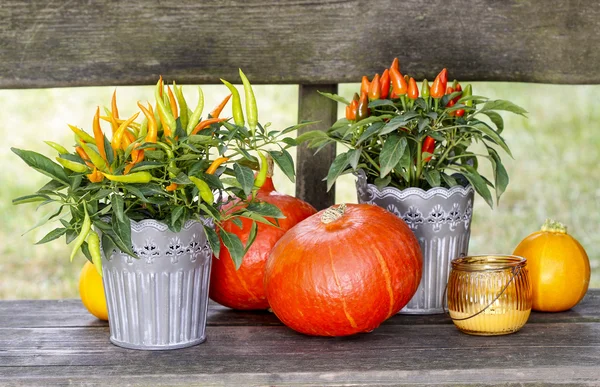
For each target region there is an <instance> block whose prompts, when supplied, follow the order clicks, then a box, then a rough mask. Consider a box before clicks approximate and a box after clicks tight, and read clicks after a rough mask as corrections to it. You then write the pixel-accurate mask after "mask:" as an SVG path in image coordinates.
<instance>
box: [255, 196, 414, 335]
mask: <svg viewBox="0 0 600 387" xmlns="http://www.w3.org/2000/svg"><path fill="white" fill-rule="evenodd" d="M421 270H422V256H421V249H420V247H419V243H418V242H417V238H416V237H415V236H414V234H413V233H412V231H411V230H410V229H409V228H408V226H407V225H406V223H404V222H403V221H402V219H400V218H398V217H397V216H395V215H393V214H391V213H389V212H387V211H386V210H384V209H383V208H381V207H377V206H374V205H369V204H348V205H347V206H345V205H343V204H342V205H340V206H338V207H330V208H328V209H327V210H324V211H321V212H319V213H317V214H315V215H313V216H311V217H309V218H307V219H305V220H303V221H302V222H300V223H298V224H297V225H296V226H294V227H293V228H292V229H291V230H289V231H288V232H287V233H286V234H285V235H284V236H283V237H282V238H281V239H280V240H279V242H277V244H276V245H275V247H274V248H273V251H272V252H271V255H270V257H269V260H268V261H267V267H266V272H265V291H266V294H267V299H268V301H269V305H271V308H272V309H273V312H274V313H275V315H277V317H279V319H280V320H281V321H282V322H283V323H284V324H285V325H287V326H288V327H290V328H292V329H294V330H296V331H298V332H301V333H305V334H308V335H317V336H347V335H352V334H355V333H359V332H370V331H372V330H373V329H375V328H377V327H378V326H379V324H381V323H382V322H383V321H385V320H387V319H388V318H389V317H391V316H393V315H394V314H395V313H397V312H398V311H399V310H400V309H402V307H404V306H405V305H406V304H407V303H408V301H410V299H411V298H412V296H413V295H414V294H415V292H416V291H417V288H418V286H419V282H420V281H421Z"/></svg>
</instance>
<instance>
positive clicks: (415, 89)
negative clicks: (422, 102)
mask: <svg viewBox="0 0 600 387" xmlns="http://www.w3.org/2000/svg"><path fill="white" fill-rule="evenodd" d="M408 98H410V99H417V98H419V86H417V81H415V79H414V78H410V80H409V81H408Z"/></svg>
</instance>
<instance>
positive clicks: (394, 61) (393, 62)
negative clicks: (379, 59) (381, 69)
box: [390, 58, 400, 72]
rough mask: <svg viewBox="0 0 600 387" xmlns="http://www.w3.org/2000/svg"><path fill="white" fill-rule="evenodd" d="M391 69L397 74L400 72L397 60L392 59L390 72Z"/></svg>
mask: <svg viewBox="0 0 600 387" xmlns="http://www.w3.org/2000/svg"><path fill="white" fill-rule="evenodd" d="M392 69H396V70H398V72H400V61H399V60H398V58H394V60H393V61H392V65H391V66H390V71H392Z"/></svg>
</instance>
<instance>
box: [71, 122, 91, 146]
mask: <svg viewBox="0 0 600 387" xmlns="http://www.w3.org/2000/svg"><path fill="white" fill-rule="evenodd" d="M69 128H71V130H72V131H73V132H74V133H75V135H76V136H77V137H79V138H80V139H82V140H83V141H85V142H89V143H90V144H95V143H96V140H95V139H94V137H92V136H90V135H89V134H87V133H86V132H84V131H83V130H81V129H79V128H78V127H76V126H73V125H69Z"/></svg>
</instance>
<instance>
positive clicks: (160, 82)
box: [158, 75, 165, 97]
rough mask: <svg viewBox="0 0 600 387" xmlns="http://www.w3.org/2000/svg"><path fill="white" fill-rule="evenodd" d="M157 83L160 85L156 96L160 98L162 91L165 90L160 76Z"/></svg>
mask: <svg viewBox="0 0 600 387" xmlns="http://www.w3.org/2000/svg"><path fill="white" fill-rule="evenodd" d="M158 83H159V84H160V89H158V94H159V95H160V96H161V97H162V96H163V89H164V88H165V84H164V81H163V77H162V75H161V76H160V78H158Z"/></svg>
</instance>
